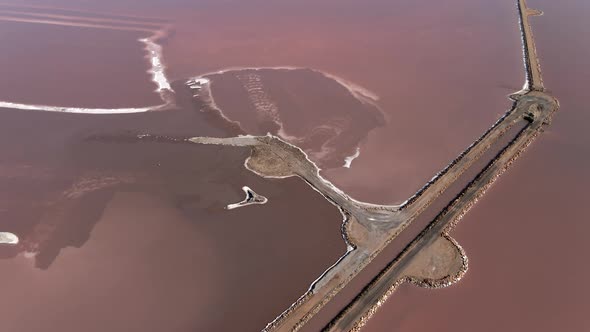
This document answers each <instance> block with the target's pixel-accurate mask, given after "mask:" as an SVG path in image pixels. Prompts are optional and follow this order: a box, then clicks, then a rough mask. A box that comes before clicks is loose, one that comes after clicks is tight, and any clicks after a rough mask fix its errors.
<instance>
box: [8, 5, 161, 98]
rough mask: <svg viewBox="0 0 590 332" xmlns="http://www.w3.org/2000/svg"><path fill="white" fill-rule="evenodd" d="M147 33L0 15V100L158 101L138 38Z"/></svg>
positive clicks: (146, 60)
mask: <svg viewBox="0 0 590 332" xmlns="http://www.w3.org/2000/svg"><path fill="white" fill-rule="evenodd" d="M0 9H2V8H1V7H0ZM147 35H149V33H141V32H133V31H117V30H105V29H94V28H79V27H68V26H58V25H48V24H35V23H22V22H7V21H1V20H0V43H2V50H3V51H2V53H1V54H0V71H1V72H2V80H1V82H0V91H1V92H0V100H2V101H10V102H15V103H28V104H37V105H55V106H71V107H105V108H108V107H134V106H140V107H141V106H149V105H158V104H161V103H162V101H161V100H160V97H159V95H158V94H156V93H155V92H154V91H155V89H156V85H155V84H154V83H152V82H151V77H150V75H149V74H148V73H147V70H148V69H149V62H148V59H146V58H145V56H146V52H145V50H144V44H142V43H140V42H139V41H138V39H139V38H143V37H146V36H147Z"/></svg>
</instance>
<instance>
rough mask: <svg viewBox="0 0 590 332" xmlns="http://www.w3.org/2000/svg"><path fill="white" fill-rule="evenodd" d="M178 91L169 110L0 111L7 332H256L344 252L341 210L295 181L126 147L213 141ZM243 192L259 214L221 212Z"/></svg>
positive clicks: (1, 266) (177, 149)
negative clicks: (251, 193) (10, 242)
mask: <svg viewBox="0 0 590 332" xmlns="http://www.w3.org/2000/svg"><path fill="white" fill-rule="evenodd" d="M177 91H178V92H179V95H180V96H179V101H180V102H179V103H180V104H184V105H185V108H183V109H180V110H177V111H170V112H154V113H145V114H132V115H124V116H118V115H111V116H102V117H98V118H97V117H94V116H87V115H71V114H57V113H44V112H23V111H15V110H8V109H2V110H0V118H1V121H0V127H1V128H0V148H1V151H2V152H3V154H2V156H1V159H0V169H1V173H0V188H1V189H0V197H2V200H1V202H0V229H2V230H3V231H8V232H13V233H15V234H17V235H18V236H19V238H20V239H21V244H20V245H19V246H18V247H17V248H9V247H6V246H3V247H1V248H0V256H1V257H2V258H4V259H1V260H0V270H1V271H2V273H0V283H1V284H2V285H5V287H6V293H5V296H4V299H3V301H2V302H1V303H0V319H1V320H2V321H3V324H4V326H5V328H6V329H7V331H27V332H34V331H64V332H67V331H80V330H84V331H105V330H108V331H162V330H167V329H173V330H175V331H187V332H189V331H228V330H235V329H236V328H237V327H239V328H240V329H241V328H243V329H245V330H249V331H255V330H258V329H261V328H262V327H263V326H265V325H266V323H268V322H269V321H271V320H272V319H274V317H276V316H277V315H279V314H280V313H281V312H282V311H283V310H284V309H285V308H287V307H288V306H289V305H291V303H293V302H294V301H295V300H297V298H298V297H299V296H300V295H301V294H303V293H304V292H305V291H306V290H307V288H308V287H309V285H310V284H311V283H312V281H313V280H315V279H316V278H317V277H318V276H319V275H320V274H321V273H322V272H323V271H324V270H325V269H326V268H327V267H328V266H330V265H331V264H333V263H334V262H335V261H336V260H337V259H338V258H339V257H340V256H341V255H342V254H343V253H344V251H345V243H344V241H343V239H342V237H341V235H340V226H341V222H342V216H341V214H340V212H339V211H338V209H337V208H336V207H335V206H333V205H332V204H330V203H329V202H328V201H327V200H325V199H324V198H323V197H321V196H320V195H319V194H318V193H317V192H315V191H313V190H312V189H311V188H310V187H309V186H308V185H307V184H306V183H304V182H303V181H301V180H300V179H298V178H290V179H286V180H265V179H262V178H260V177H258V176H256V175H254V174H253V173H250V172H249V171H247V170H246V169H245V168H244V167H243V162H244V160H245V158H246V157H247V156H248V151H247V150H245V149H237V148H233V149H232V148H227V147H226V148H220V147H216V146H200V145H195V144H188V143H178V142H174V141H172V140H171V139H167V138H163V137H160V138H150V137H147V138H143V139H139V138H137V137H136V135H137V134H143V133H151V134H158V135H167V136H185V137H190V136H189V135H191V134H192V135H205V136H223V135H224V130H223V129H222V128H216V127H213V126H211V124H209V122H208V121H207V119H206V118H205V114H204V113H201V112H198V111H197V110H196V109H193V108H190V106H191V104H190V102H189V101H188V100H183V98H182V97H183V95H182V94H181V92H182V86H179V87H178V89H177ZM244 185H248V186H250V187H251V188H252V189H254V190H255V191H257V192H258V193H260V194H261V195H264V196H265V197H267V198H268V200H269V201H268V203H267V204H265V205H263V206H247V207H244V208H241V209H237V210H231V211H228V210H225V209H224V206H225V205H227V204H230V203H235V202H238V201H240V200H242V199H243V198H244V194H243V192H242V191H241V187H242V186H244ZM27 252H37V255H36V257H34V258H33V257H26V256H27ZM244 308H256V309H255V310H245V309H244ZM31 317H34V318H35V319H29V318H31ZM227 317H231V319H227Z"/></svg>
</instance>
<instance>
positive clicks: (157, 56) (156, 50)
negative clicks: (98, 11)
mask: <svg viewBox="0 0 590 332" xmlns="http://www.w3.org/2000/svg"><path fill="white" fill-rule="evenodd" d="M1 6H2V4H0V8H1ZM40 8H44V7H40ZM48 9H52V8H51V7H48ZM60 10H61V9H60ZM74 12H78V11H74ZM88 13H92V12H88ZM0 21H12V22H21V23H33V24H49V25H60V26H69V27H80V28H93V29H108V30H120V31H137V32H147V33H149V34H150V35H149V37H146V38H140V39H139V40H138V41H139V42H140V43H142V44H144V45H145V50H146V52H147V57H148V59H149V65H150V68H149V69H148V73H149V74H150V75H151V80H152V82H153V83H154V84H155V85H156V90H155V92H157V93H158V94H159V95H160V98H161V99H162V101H163V104H160V105H152V106H145V107H129V108H127V107H124V108H88V107H75V106H54V105H34V104H26V103H16V102H10V101H0V108H12V109H19V110H27V111H33V110H36V111H45V112H62V113H82V114H125V113H141V112H148V111H154V110H162V109H166V108H169V107H172V106H173V101H172V100H171V98H170V93H172V92H173V90H172V87H171V85H170V81H169V80H168V78H167V77H166V71H165V69H166V68H165V65H164V61H163V60H162V57H163V55H162V46H161V45H160V44H158V40H160V39H163V38H166V37H167V35H168V31H169V26H168V25H166V24H163V23H162V24H158V23H155V22H143V21H138V20H134V19H133V18H124V17H113V18H104V17H102V18H96V17H86V16H74V15H61V14H51V13H29V12H26V11H24V12H20V11H15V10H3V9H0ZM150 26H152V27H150ZM158 27H159V29H158Z"/></svg>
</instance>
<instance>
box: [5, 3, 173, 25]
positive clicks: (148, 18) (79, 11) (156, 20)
mask: <svg viewBox="0 0 590 332" xmlns="http://www.w3.org/2000/svg"><path fill="white" fill-rule="evenodd" d="M0 7H5V8H13V9H20V10H23V11H26V10H30V9H37V10H47V11H51V10H53V11H62V12H69V13H76V14H78V16H82V15H102V16H110V17H116V18H120V19H125V20H136V21H145V22H147V21H152V22H153V23H165V20H164V19H162V18H160V17H152V16H144V15H129V14H118V13H109V12H97V11H93V10H86V9H73V8H66V7H59V6H47V5H31V4H18V5H15V4H10V3H1V2H0Z"/></svg>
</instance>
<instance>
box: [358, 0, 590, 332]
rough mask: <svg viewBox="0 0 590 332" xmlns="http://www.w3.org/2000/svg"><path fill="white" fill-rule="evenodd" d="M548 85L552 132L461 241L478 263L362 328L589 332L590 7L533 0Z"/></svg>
mask: <svg viewBox="0 0 590 332" xmlns="http://www.w3.org/2000/svg"><path fill="white" fill-rule="evenodd" d="M529 6H531V7H532V8H536V9H542V10H543V11H544V12H545V15H544V16H542V17H540V18H534V19H533V22H534V29H535V36H536V40H537V47H538V51H539V54H540V56H541V63H542V66H543V72H544V76H545V83H546V85H547V87H548V88H549V89H550V90H551V91H552V92H553V93H554V94H555V95H556V96H557V97H558V98H559V99H560V103H561V110H560V112H559V113H558V114H557V115H556V117H555V119H554V123H553V125H552V126H551V127H550V128H549V129H548V131H547V132H546V133H545V134H544V135H543V136H541V138H540V139H539V140H538V141H537V142H536V143H535V144H534V145H533V147H532V148H531V149H530V150H529V151H528V152H527V153H526V154H525V155H524V157H523V158H522V159H521V160H519V161H518V162H517V163H516V165H515V167H514V168H512V169H511V170H510V171H509V172H508V173H507V174H506V175H505V177H504V178H502V179H501V180H500V181H499V182H498V183H497V184H496V186H495V187H494V188H493V190H491V191H490V192H489V194H488V195H487V196H486V197H485V198H484V199H483V200H481V202H480V203H479V204H478V205H477V206H476V207H475V209H474V210H473V211H472V212H470V213H469V214H468V216H467V217H466V218H465V220H463V221H462V222H461V224H460V225H459V226H458V228H457V229H456V231H455V232H453V236H454V237H455V238H457V239H458V240H459V243H460V244H461V245H462V246H463V247H464V248H465V250H466V252H467V255H468V256H469V258H470V259H469V271H468V273H467V275H466V277H465V278H464V279H463V280H462V281H461V282H460V283H459V284H457V285H455V286H452V287H450V288H448V289H443V290H436V291H429V290H423V289H417V288H415V287H411V286H407V285H406V286H403V287H401V289H400V290H399V291H398V292H396V293H395V294H394V295H393V297H391V299H390V300H389V301H388V302H387V304H386V305H385V306H384V307H383V308H382V309H381V310H380V311H379V312H378V314H377V315H376V316H375V317H374V318H373V319H372V320H371V321H370V323H369V324H368V325H367V326H366V328H365V329H364V330H363V331H370V332H377V331H379V332H380V331H586V330H588V329H590V321H589V320H588V316H587V311H588V307H589V303H590V302H589V300H588V299H589V298H590V286H588V284H587V283H586V282H585V280H588V278H590V268H589V267H588V265H587V264H585V260H586V259H585V257H584V255H585V254H584V253H587V252H588V251H589V250H590V247H589V244H588V241H587V239H586V234H587V233H588V225H587V223H586V220H587V218H586V217H585V215H586V212H585V211H584V206H585V205H584V204H586V203H585V201H586V198H587V194H586V192H587V187H588V186H589V185H590V177H589V176H588V172H587V170H588V169H589V168H590V159H589V158H588V155H589V152H590V137H589V136H588V131H587V130H586V129H585V126H586V123H588V120H590V118H589V113H588V112H586V108H587V105H586V101H585V99H584V98H585V97H584V96H585V92H584V91H583V90H582V89H584V84H583V82H585V81H587V77H589V76H590V70H589V69H588V68H590V67H589V66H588V59H589V58H590V43H589V42H588V38H586V36H587V34H588V33H589V32H590V29H589V28H588V25H587V24H586V23H587V19H586V18H587V17H588V15H589V14H590V5H588V4H587V3H586V2H582V1H564V2H559V3H557V2H552V1H540V0H536V1H533V0H531V1H529Z"/></svg>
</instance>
